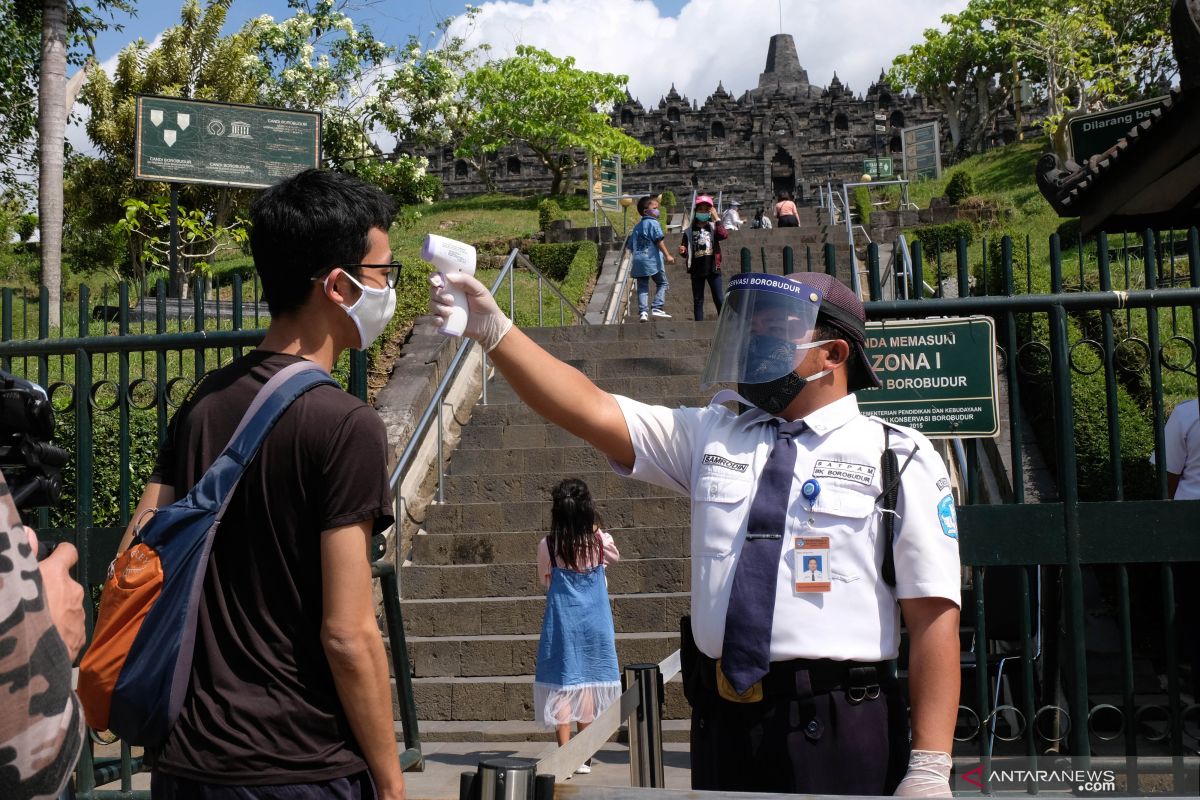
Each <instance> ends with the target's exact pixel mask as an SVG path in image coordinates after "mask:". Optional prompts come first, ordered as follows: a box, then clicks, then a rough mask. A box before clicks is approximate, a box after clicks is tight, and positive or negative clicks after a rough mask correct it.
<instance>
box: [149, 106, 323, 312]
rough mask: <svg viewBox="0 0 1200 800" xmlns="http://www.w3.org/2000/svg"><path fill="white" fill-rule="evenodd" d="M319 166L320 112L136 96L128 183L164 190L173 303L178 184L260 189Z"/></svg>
mask: <svg viewBox="0 0 1200 800" xmlns="http://www.w3.org/2000/svg"><path fill="white" fill-rule="evenodd" d="M320 164H321V115H320V113H318V112H313V111H285V110H283V109H279V108H267V107H265V106H247V105H235V104H232V103H210V102H204V101H199V100H186V99H183V98H179V97H159V96H157V95H140V96H139V97H138V98H137V116H136V119H135V127H134V168H133V176H134V177H135V178H137V179H138V180H144V181H166V182H167V183H168V185H169V186H170V190H171V209H170V220H171V223H170V248H171V252H170V258H169V267H170V288H169V292H170V294H171V296H172V297H178V296H179V293H180V289H181V276H180V274H179V184H180V183H202V184H212V185H217V186H234V187H239V188H246V189H265V188H266V187H268V186H270V185H272V184H273V183H276V182H277V181H279V180H281V179H283V178H287V177H290V176H292V175H295V174H296V173H298V172H301V171H303V170H305V169H308V168H310V167H318V166H320Z"/></svg>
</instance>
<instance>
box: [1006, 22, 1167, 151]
mask: <svg viewBox="0 0 1200 800" xmlns="http://www.w3.org/2000/svg"><path fill="white" fill-rule="evenodd" d="M994 2H995V14H996V17H997V19H998V20H999V21H1000V23H1001V25H1002V30H1003V31H1004V33H1005V37H1006V38H1007V39H1008V40H1009V43H1010V46H1011V48H1012V50H1013V52H1014V55H1015V57H1016V58H1017V59H1018V60H1019V61H1020V63H1021V66H1022V70H1023V71H1024V72H1026V73H1027V74H1028V75H1029V76H1030V77H1031V79H1032V81H1033V85H1034V87H1035V90H1036V93H1037V99H1039V100H1042V101H1044V102H1045V103H1046V107H1047V115H1046V117H1045V120H1044V126H1045V127H1046V128H1047V130H1048V131H1049V132H1051V133H1055V132H1057V131H1058V129H1059V128H1060V125H1061V123H1062V122H1063V121H1065V120H1066V119H1068V118H1070V117H1072V116H1078V115H1079V114H1086V113H1089V112H1091V111H1098V110H1101V109H1103V108H1106V107H1109V106H1113V105H1120V104H1122V103H1126V102H1129V101H1131V100H1136V99H1139V98H1141V97H1144V96H1146V95H1148V94H1161V93H1164V92H1166V91H1167V90H1168V89H1169V87H1170V84H1171V81H1172V79H1173V78H1174V76H1175V73H1176V65H1175V61H1174V56H1173V53H1172V50H1171V46H1170V36H1169V33H1168V28H1169V27H1170V20H1169V15H1170V4H1169V3H1164V2H1161V0H1075V1H1074V2H1068V3H1063V2H1061V0H1053V1H1052V0H1020V2H1000V0H994ZM1059 144H1060V145H1062V142H1061V140H1060V141H1059Z"/></svg>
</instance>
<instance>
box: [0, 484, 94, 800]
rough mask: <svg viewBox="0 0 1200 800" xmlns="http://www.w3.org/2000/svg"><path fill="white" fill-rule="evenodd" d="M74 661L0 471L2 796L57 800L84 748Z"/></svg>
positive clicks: (0, 794) (0, 758)
mask: <svg viewBox="0 0 1200 800" xmlns="http://www.w3.org/2000/svg"><path fill="white" fill-rule="evenodd" d="M83 736H84V727H83V715H82V714H81V713H80V709H79V700H78V698H76V696H75V693H74V692H73V691H71V660H70V657H69V656H68V654H67V648H66V645H64V644H63V641H62V639H61V638H59V635H58V631H56V630H55V628H54V622H53V620H52V619H51V618H50V610H49V609H48V608H46V604H45V600H44V596H43V592H42V577H41V573H40V572H38V567H37V558H36V554H35V553H34V552H33V548H32V547H30V545H29V537H28V534H27V533H26V531H25V528H24V527H23V526H22V525H21V519H20V517H19V516H18V514H17V509H16V507H15V506H14V505H13V502H12V496H11V495H10V493H9V489H8V484H7V483H5V481H4V476H3V475H2V474H0V797H2V798H5V800H10V799H11V800H28V799H29V798H53V797H56V796H57V795H58V794H59V792H61V791H62V788H63V786H64V785H65V784H66V782H67V779H68V778H69V777H70V775H71V771H72V769H74V767H75V762H76V760H77V759H78V757H79V752H80V749H81V748H82V746H83Z"/></svg>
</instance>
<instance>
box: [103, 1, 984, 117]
mask: <svg viewBox="0 0 1200 800" xmlns="http://www.w3.org/2000/svg"><path fill="white" fill-rule="evenodd" d="M181 5H182V3H181V2H180V0H140V2H138V6H139V9H138V15H137V17H135V18H133V19H131V20H127V21H126V23H125V30H124V31H123V32H122V33H119V34H117V33H108V34H106V35H104V36H102V37H101V38H100V39H99V40H98V42H97V54H98V55H99V57H100V59H101V61H103V62H107V63H112V61H113V60H115V59H114V57H115V55H116V53H117V51H119V50H120V48H121V47H123V46H124V45H125V44H127V43H128V42H130V41H132V40H133V39H135V38H136V37H138V36H141V37H143V38H145V39H146V40H147V41H153V39H154V37H155V36H157V35H158V34H159V33H160V32H161V31H162V30H163V29H164V28H166V27H167V26H169V25H171V24H173V23H175V22H177V21H178V19H179V7H180V6H181ZM476 5H478V6H479V7H480V8H481V12H480V16H479V19H478V21H477V24H476V26H475V28H474V30H472V31H470V36H471V38H472V40H473V41H476V42H487V43H489V44H490V45H492V47H493V52H494V53H497V54H500V55H504V54H506V53H507V52H511V50H512V48H513V47H514V46H515V45H516V44H532V45H536V46H540V47H544V48H546V49H548V50H550V51H551V52H553V53H554V54H555V55H558V56H574V57H575V58H576V59H577V60H578V62H579V65H580V66H582V67H584V68H587V69H595V70H603V71H606V72H616V73H620V74H625V75H629V77H630V81H629V84H630V90H631V91H632V92H633V94H634V95H635V96H637V97H638V98H639V99H641V100H642V101H643V102H644V103H647V102H657V100H658V98H659V97H660V96H661V95H663V94H666V92H667V91H668V90H669V89H670V86H671V84H672V83H674V84H675V85H676V87H677V88H678V89H679V91H680V92H682V93H684V94H686V95H687V96H689V97H691V98H695V99H698V100H699V101H701V102H703V100H704V98H706V97H707V96H708V95H709V94H711V93H712V91H713V90H714V89H716V87H717V83H718V82H721V83H722V84H723V85H724V86H725V88H726V89H727V90H729V91H731V92H733V94H734V95H735V96H737V95H740V94H741V93H742V92H743V91H745V90H746V89H750V88H753V86H755V85H756V84H757V81H758V74H759V73H760V72H761V71H762V68H763V64H764V63H765V60H766V52H767V43H768V41H769V39H770V37H771V35H773V34H776V33H779V32H780V30H781V27H782V30H783V31H784V32H786V33H790V34H792V36H793V37H795V40H796V46H797V50H798V51H799V53H800V61H801V63H802V64H803V65H804V66H805V67H806V68H807V69H808V72H809V77H810V79H811V80H812V82H813V83H815V84H818V85H822V86H824V85H827V84H828V83H829V81H830V79H831V78H832V77H833V73H834V71H836V72H837V73H838V76H839V77H840V78H841V79H842V81H843V82H844V83H847V84H848V85H849V86H850V87H851V88H852V89H854V90H855V91H859V92H865V91H866V89H867V87H868V85H869V84H870V82H871V81H873V80H874V79H875V78H876V77H877V76H878V75H879V70H880V69H881V68H882V67H885V66H887V65H889V64H890V63H891V59H892V58H893V57H894V56H895V55H896V54H897V53H899V52H902V51H905V50H907V49H908V48H909V47H911V46H912V45H913V44H915V43H916V42H917V41H919V40H920V38H921V32H922V31H923V30H924V29H925V28H927V27H931V26H934V25H936V24H937V23H938V20H939V19H940V17H941V16H942V15H943V14H946V13H952V12H955V11H959V10H961V9H962V8H963V7H965V6H966V0H901V1H899V2H897V0H884V2H880V0H836V2H832V3H831V2H829V0H484V1H481V0H476ZM464 6H465V2H464V1H463V0H350V3H349V13H350V15H351V16H352V17H353V18H354V19H355V20H356V21H358V22H365V23H367V24H369V25H370V26H371V28H372V30H373V31H374V32H375V35H376V36H377V37H379V38H381V39H383V40H384V41H388V42H390V43H393V44H399V43H402V42H404V41H405V40H406V39H407V37H408V35H409V34H412V33H416V34H419V35H421V36H422V37H423V38H426V37H427V36H428V34H429V33H430V32H431V31H432V30H433V29H434V28H435V26H436V24H437V22H438V21H439V20H441V19H443V18H446V17H450V16H457V15H459V14H461V13H462V11H463V8H464ZM259 14H271V15H272V16H274V17H276V18H277V19H278V18H282V17H285V16H287V15H288V6H287V2H286V0H233V5H232V7H231V9H230V14H229V22H228V23H227V28H228V30H230V31H232V30H236V29H237V28H238V27H240V26H241V24H242V23H243V22H245V21H246V20H247V19H250V18H252V17H254V16H257V15H259ZM781 18H782V26H781Z"/></svg>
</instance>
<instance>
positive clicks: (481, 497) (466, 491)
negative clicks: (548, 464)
mask: <svg viewBox="0 0 1200 800" xmlns="http://www.w3.org/2000/svg"><path fill="white" fill-rule="evenodd" d="M565 477H567V476H566V475H564V474H563V473H561V472H540V471H539V472H532V473H511V474H508V475H500V474H496V475H451V476H448V477H447V478H446V479H445V492H446V497H447V498H448V500H449V501H450V502H452V503H514V502H521V501H524V500H542V501H544V502H546V503H549V502H550V493H551V492H552V491H553V490H554V487H555V486H557V485H558V484H559V483H560V482H561V481H562V479H563V478H565ZM570 477H573V478H579V479H580V480H581V481H583V482H584V483H586V484H587V485H588V489H590V490H591V492H592V497H593V498H594V499H595V500H597V501H604V500H609V499H619V498H633V497H660V496H662V494H663V491H664V490H663V489H662V488H661V487H658V486H654V485H653V484H649V483H645V482H643V481H638V480H631V479H630V478H626V477H623V476H621V475H618V474H617V473H615V472H613V471H612V470H611V469H607V468H606V469H605V470H604V471H603V472H581V471H576V472H574V473H573V474H572V475H571V476H570Z"/></svg>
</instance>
